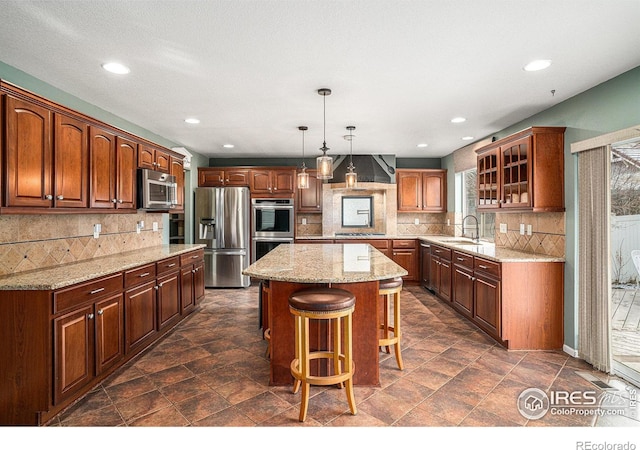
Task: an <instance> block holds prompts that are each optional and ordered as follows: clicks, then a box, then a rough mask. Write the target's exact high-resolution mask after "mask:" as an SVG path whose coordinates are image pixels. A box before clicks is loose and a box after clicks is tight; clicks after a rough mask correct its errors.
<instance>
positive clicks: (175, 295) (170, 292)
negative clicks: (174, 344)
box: [157, 272, 181, 330]
mask: <svg viewBox="0 0 640 450" xmlns="http://www.w3.org/2000/svg"><path fill="white" fill-rule="evenodd" d="M157 291H158V326H159V328H160V329H161V330H162V329H163V328H165V327H167V326H169V325H171V324H172V323H175V321H176V320H177V319H179V317H180V312H181V308H180V279H179V273H178V272H174V273H172V274H171V275H167V276H165V277H162V278H158V289H157Z"/></svg>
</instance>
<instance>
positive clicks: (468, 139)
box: [462, 136, 473, 141]
mask: <svg viewBox="0 0 640 450" xmlns="http://www.w3.org/2000/svg"><path fill="white" fill-rule="evenodd" d="M472 139H473V136H465V137H463V138H462V140H463V141H470V140H472Z"/></svg>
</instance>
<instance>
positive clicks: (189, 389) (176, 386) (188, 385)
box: [160, 376, 213, 403]
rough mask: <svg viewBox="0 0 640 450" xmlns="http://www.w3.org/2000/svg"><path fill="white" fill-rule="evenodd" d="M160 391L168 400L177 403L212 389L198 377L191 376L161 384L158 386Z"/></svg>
mask: <svg viewBox="0 0 640 450" xmlns="http://www.w3.org/2000/svg"><path fill="white" fill-rule="evenodd" d="M160 392H161V393H162V395H164V396H165V397H166V398H167V399H168V400H169V401H170V402H172V403H179V402H181V401H184V400H186V399H188V398H191V397H195V396H196V395H200V394H206V393H212V392H213V390H212V389H211V388H210V387H209V386H208V385H207V383H205V382H204V381H202V380H201V379H200V378H197V377H195V376H193V377H191V378H187V379H185V380H182V381H178V382H177V383H173V384H169V385H166V386H163V387H161V388H160Z"/></svg>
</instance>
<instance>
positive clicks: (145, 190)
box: [137, 169, 178, 211]
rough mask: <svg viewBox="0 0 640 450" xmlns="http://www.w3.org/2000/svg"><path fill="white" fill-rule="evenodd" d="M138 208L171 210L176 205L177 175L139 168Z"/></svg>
mask: <svg viewBox="0 0 640 450" xmlns="http://www.w3.org/2000/svg"><path fill="white" fill-rule="evenodd" d="M137 175H138V177H137V178H138V196H137V197H138V209H145V210H164V211H167V210H170V209H173V208H175V207H176V204H177V203H178V199H177V195H176V192H177V185H176V177H174V176H173V175H169V174H168V173H163V172H158V171H156V170H150V169H138V174H137Z"/></svg>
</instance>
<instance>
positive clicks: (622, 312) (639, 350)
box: [610, 139, 640, 386]
mask: <svg viewBox="0 0 640 450" xmlns="http://www.w3.org/2000/svg"><path fill="white" fill-rule="evenodd" d="M610 175H611V178H610V179H611V183H610V184H611V222H610V223H611V225H610V239H611V260H610V273H611V291H610V292H611V294H610V298H611V321H610V330H611V351H612V357H613V371H614V373H615V374H617V375H619V376H620V377H622V378H625V379H627V380H628V381H631V382H632V383H634V384H636V385H638V386H640V139H635V140H631V141H626V142H619V143H615V144H612V145H611V173H610Z"/></svg>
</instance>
